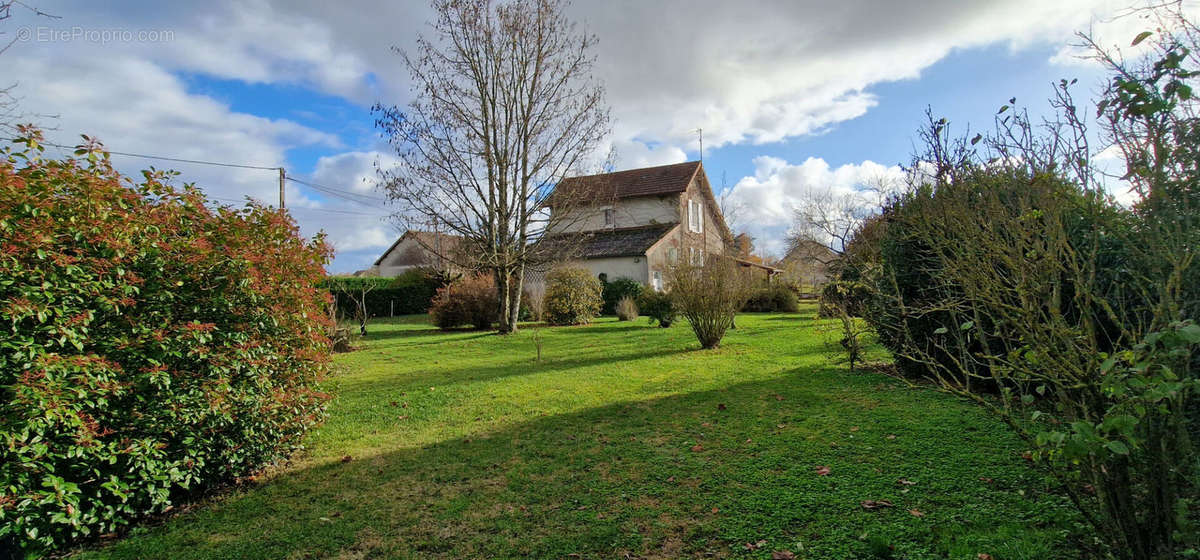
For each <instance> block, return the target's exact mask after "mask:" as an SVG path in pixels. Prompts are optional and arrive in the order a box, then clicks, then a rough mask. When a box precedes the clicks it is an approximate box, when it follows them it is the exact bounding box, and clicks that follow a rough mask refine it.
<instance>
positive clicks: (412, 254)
mask: <svg viewBox="0 0 1200 560" xmlns="http://www.w3.org/2000/svg"><path fill="white" fill-rule="evenodd" d="M461 241H462V238H461V237H459V236H457V235H449V234H446V233H440V232H433V231H419V230H411V229H410V230H408V231H406V232H404V235H401V236H400V238H399V239H397V240H396V242H395V243H392V246H391V247H388V250H387V251H384V252H383V254H382V255H380V256H379V258H378V259H375V264H374V265H372V266H371V268H369V269H367V270H363V271H360V272H359V274H358V275H362V276H399V275H401V274H404V273H405V272H407V271H409V270H411V269H414V268H432V269H435V270H448V271H456V270H460V269H461V268H462V267H461V266H460V265H459V264H458V263H459V260H458V259H456V258H455V255H457V254H458V248H459V246H460V244H461Z"/></svg>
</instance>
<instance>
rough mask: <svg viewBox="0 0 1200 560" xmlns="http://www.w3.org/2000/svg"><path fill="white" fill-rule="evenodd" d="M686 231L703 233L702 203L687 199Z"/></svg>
mask: <svg viewBox="0 0 1200 560" xmlns="http://www.w3.org/2000/svg"><path fill="white" fill-rule="evenodd" d="M688 231H691V232H695V233H703V232H704V203H703V202H700V201H699V200H691V199H688Z"/></svg>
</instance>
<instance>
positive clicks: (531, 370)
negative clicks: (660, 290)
mask: <svg viewBox="0 0 1200 560" xmlns="http://www.w3.org/2000/svg"><path fill="white" fill-rule="evenodd" d="M456 340H465V339H456ZM697 350H698V348H662V349H658V350H645V349H640V348H635V349H633V350H632V351H630V352H626V353H621V354H614V353H613V352H612V350H611V349H605V348H601V349H595V350H593V351H591V352H587V353H583V354H582V355H581V353H580V352H579V351H575V352H574V353H572V354H571V355H570V356H569V357H561V356H557V355H547V356H543V358H542V360H541V361H540V362H539V361H536V359H535V351H534V350H533V349H532V348H531V349H528V354H527V356H528V358H527V359H520V358H518V359H513V358H512V356H511V355H510V356H505V357H504V360H505V361H503V362H501V363H496V364H494V365H486V366H472V367H467V368H461V369H453V370H449V371H446V370H438V369H429V370H427V371H416V372H414V371H411V370H409V369H408V366H407V365H404V366H403V367H404V368H405V375H404V376H402V377H400V376H397V377H386V376H385V377H381V378H379V379H375V380H371V383H372V384H373V385H374V386H375V388H376V389H377V390H378V391H380V392H386V391H389V390H393V389H399V388H403V387H410V386H426V385H429V386H445V385H452V384H455V383H462V382H464V381H471V382H486V381H492V380H496V379H502V378H505V377H512V376H518V375H534V374H539V373H544V372H547V371H556V370H561V371H562V372H564V375H565V374H567V372H569V371H570V370H573V369H576V368H587V367H591V366H598V365H615V364H618V363H622V362H634V361H641V360H650V359H653V358H659V357H663V356H672V355H678V354H687V353H690V352H693V351H697ZM399 363H400V364H401V365H403V361H402V360H401V361H399Z"/></svg>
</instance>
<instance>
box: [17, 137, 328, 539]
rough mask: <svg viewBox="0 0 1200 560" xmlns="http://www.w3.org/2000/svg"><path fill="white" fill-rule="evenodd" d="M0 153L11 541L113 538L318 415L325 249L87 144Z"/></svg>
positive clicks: (254, 213) (257, 456) (262, 213)
mask: <svg viewBox="0 0 1200 560" xmlns="http://www.w3.org/2000/svg"><path fill="white" fill-rule="evenodd" d="M22 134H23V135H24V137H23V138H21V139H18V141H17V147H14V148H6V149H4V150H3V151H2V152H0V240H2V241H0V302H2V303H0V306H2V308H3V314H4V317H5V319H4V322H3V325H2V326H0V329H3V335H0V489H2V490H0V548H5V547H8V548H16V549H19V550H22V551H24V552H23V554H24V555H29V556H37V555H40V554H44V553H46V552H47V551H50V550H53V549H57V548H61V547H63V546H64V545H67V544H69V543H71V542H72V541H75V540H78V539H83V538H87V537H95V536H97V535H101V534H105V533H112V532H119V531H122V530H123V529H125V528H126V527H128V526H129V524H130V523H132V522H134V521H135V520H137V519H138V518H140V517H144V516H147V515H152V514H155V513H160V512H163V511H166V510H167V509H169V508H171V507H173V506H174V505H176V504H178V503H179V502H180V501H181V500H184V499H186V498H187V497H188V496H189V494H191V493H194V492H196V491H199V490H202V489H205V488H208V487H212V486H213V485H214V484H218V483H222V482H226V481H233V480H236V479H237V478H239V477H245V476H248V475H251V474H253V473H255V472H256V471H258V470H260V469H261V468H263V467H264V466H265V465H267V464H269V463H271V462H273V461H276V460H278V459H281V458H283V457H285V456H286V455H287V454H288V453H289V452H291V451H292V450H294V449H296V448H298V447H299V446H300V439H301V437H302V436H303V435H304V434H305V432H307V431H308V429H309V428H311V427H312V426H313V425H315V424H316V423H317V422H319V421H320V420H321V418H322V417H323V414H324V407H325V402H326V400H327V398H328V397H327V395H325V394H323V393H321V392H319V391H318V390H317V389H316V383H317V382H318V381H319V379H320V378H321V377H322V375H323V374H324V373H325V372H326V370H327V367H328V360H329V344H330V343H329V340H328V339H327V338H326V335H325V333H326V332H328V327H329V324H328V314H327V312H326V306H327V304H328V299H329V294H328V292H326V291H325V290H324V289H322V288H321V286H320V283H321V280H322V278H323V277H324V269H323V267H324V263H325V262H326V261H327V258H328V256H329V254H330V253H329V251H328V250H327V248H326V246H325V244H324V243H323V241H322V239H320V238H317V239H312V240H308V239H304V238H302V237H301V236H300V235H299V232H298V229H297V227H296V225H295V223H294V222H292V220H291V219H290V218H289V217H288V215H287V214H286V213H285V212H282V211H278V210H273V209H269V208H265V207H262V206H258V205H256V204H247V205H246V206H245V207H244V208H240V209H234V208H228V207H223V208H215V209H214V208H210V207H209V206H208V205H207V204H206V202H207V201H206V200H205V199H204V197H203V196H202V195H201V194H200V192H199V191H197V190H195V189H193V188H191V187H190V186H188V187H184V188H183V189H175V188H172V187H170V186H168V185H167V180H169V179H170V177H171V175H173V174H172V173H165V172H156V171H152V172H145V173H144V177H143V179H142V180H141V182H138V183H136V184H134V182H133V181H130V180H128V179H126V178H125V177H122V176H121V175H120V174H118V173H117V172H116V171H114V170H113V169H112V167H111V165H110V163H109V160H108V156H107V154H105V153H103V152H102V151H100V149H99V147H98V146H96V145H94V144H92V143H91V142H90V141H88V140H86V138H85V141H86V142H87V145H86V146H85V147H81V148H80V149H79V150H78V151H77V152H76V155H77V156H79V159H75V158H67V159H62V160H55V159H47V158H45V157H43V153H42V148H41V147H40V136H41V135H40V133H39V132H38V131H36V130H32V129H28V128H23V129H22Z"/></svg>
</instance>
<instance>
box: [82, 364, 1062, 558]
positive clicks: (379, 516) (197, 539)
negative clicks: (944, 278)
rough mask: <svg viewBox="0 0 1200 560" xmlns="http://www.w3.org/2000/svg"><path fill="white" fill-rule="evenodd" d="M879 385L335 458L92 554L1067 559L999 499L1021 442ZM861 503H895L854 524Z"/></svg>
mask: <svg viewBox="0 0 1200 560" xmlns="http://www.w3.org/2000/svg"><path fill="white" fill-rule="evenodd" d="M881 383H886V380H885V379H884V378H882V377H876V376H869V375H860V376H847V375H844V374H841V373H839V372H834V371H830V370H822V371H816V372H814V371H811V370H806V371H801V370H793V371H791V372H789V373H787V374H785V375H781V376H780V377H778V378H774V379H770V380H766V381H758V382H748V383H741V384H735V385H731V386H728V387H725V388H722V389H717V390H711V391H703V392H694V393H687V394H681V395H676V396H670V397H664V398H657V399H652V400H646V401H638V402H629V403H620V404H613V405H608V406H603V407H598V408H593V409H588V410H584V411H580V412H576V413H570V414H563V415H557V416H550V417H544V418H539V419H535V420H531V421H528V422H525V423H520V424H514V425H511V426H509V427H507V428H505V429H502V430H498V431H494V432H492V433H480V434H473V435H471V436H468V437H463V438H457V439H450V440H446V441H441V442H437V443H433V444H430V445H426V446H422V447H413V448H401V449H396V450H392V451H389V452H385V453H383V454H381V455H378V456H373V457H354V458H351V459H350V460H348V461H345V462H342V461H338V460H337V459H336V458H327V459H325V461H326V462H325V463H323V464H318V465H315V466H312V467H309V468H304V469H298V470H293V471H290V472H285V473H283V474H281V475H279V476H277V477H276V478H274V479H273V480H271V481H270V482H269V483H266V484H264V485H261V486H258V487H254V488H249V489H247V490H245V491H243V492H239V493H237V494H235V495H232V496H228V497H227V498H226V499H222V500H216V501H215V503H212V504H209V505H208V506H207V507H203V508H199V509H198V510H197V511H195V512H193V513H190V514H187V515H184V516H180V517H178V518H175V519H173V520H171V521H169V522H168V523H166V524H165V525H164V526H162V527H157V528H153V529H150V530H149V531H148V532H146V533H145V534H141V535H135V536H132V537H130V538H127V539H126V540H124V541H122V542H118V543H116V544H114V545H112V546H110V547H107V548H104V549H100V550H97V551H93V552H92V553H91V554H89V555H87V556H88V557H95V558H99V557H108V558H173V559H174V558H179V559H184V558H245V559H253V558H317V557H320V558H324V557H339V558H381V557H394V558H430V557H446V558H527V557H534V558H563V557H567V556H569V555H570V556H572V557H575V556H574V555H579V556H582V557H585V558H593V557H594V558H599V557H624V556H625V555H630V556H639V557H659V558H678V557H696V556H708V555H716V556H725V555H729V554H731V553H734V552H735V551H737V552H742V549H743V547H742V544H743V543H745V542H757V541H759V540H763V541H766V542H767V543H768V544H766V545H764V546H765V548H764V549H763V552H769V551H770V550H772V549H785V548H791V547H792V546H794V543H797V542H803V544H804V546H805V547H806V548H805V550H806V551H808V552H809V555H808V556H806V557H813V558H839V557H851V556H859V555H865V554H866V543H865V542H863V539H862V538H861V535H864V534H871V535H875V536H879V537H880V538H884V539H887V542H891V543H893V544H894V545H898V546H899V548H898V550H902V551H910V552H914V553H918V554H917V555H920V556H942V555H944V552H945V547H947V546H949V543H951V542H960V541H963V540H964V539H965V540H966V541H967V542H969V543H971V544H972V546H974V544H975V543H979V544H980V546H984V545H988V544H989V543H993V544H994V542H993V540H989V539H990V538H992V537H990V536H989V535H994V534H996V531H995V529H996V528H997V527H998V526H1015V527H1016V528H1017V529H1020V531H1016V532H1015V533H1016V534H1018V535H1020V537H1019V538H1020V539H1022V540H1021V541H1020V542H1018V543H1016V544H1017V545H1019V546H1022V547H1024V548H1020V550H1027V551H1029V555H1028V556H1013V557H1018V558H1019V557H1028V558H1040V557H1045V558H1054V557H1062V556H1069V555H1070V552H1071V551H1070V550H1067V551H1066V552H1062V550H1061V549H1059V548H1051V549H1049V550H1050V551H1052V552H1051V553H1047V550H1046V548H1045V547H1044V546H1043V539H1044V538H1045V537H1046V536H1047V535H1049V536H1050V537H1051V538H1057V537H1058V536H1059V534H1060V533H1059V532H1056V530H1055V528H1054V524H1053V523H1049V522H1048V521H1047V519H1045V517H1046V516H1047V515H1049V514H1048V513H1047V511H1050V512H1052V513H1053V512H1054V510H1053V508H1052V507H1048V506H1047V505H1046V503H1044V501H1043V502H1038V501H1037V500H1036V499H1035V498H1031V497H1029V496H1018V495H1017V493H1016V492H1012V491H1008V490H1010V489H1013V488H1017V487H1020V488H1026V487H1037V486H1038V481H1037V480H1035V479H1033V478H1032V477H1031V476H1030V474H1029V473H1031V471H1029V470H1027V469H1025V468H1024V467H1023V466H1022V465H1021V464H1020V459H1019V458H1018V457H1016V455H1015V453H1014V452H1013V449H1014V446H1015V445H1016V443H1015V440H1014V438H1011V437H1005V436H1004V434H1005V433H1006V432H1003V431H1002V430H1003V429H1002V428H1000V427H999V426H998V424H996V423H995V422H991V421H987V420H985V419H982V416H981V414H980V413H978V411H976V410H974V409H970V408H969V407H967V406H966V405H964V404H961V403H958V402H956V401H953V400H950V399H947V398H945V397H943V396H941V395H937V394H935V393H932V392H929V391H915V390H910V389H901V388H898V387H892V386H889V387H888V388H887V389H886V390H881V389H879V387H878V385H879V384H881ZM847 387H850V388H852V389H854V391H853V395H850V396H847V393H846V388H847ZM872 387H873V389H871V390H868V389H869V388H872ZM863 395H870V396H871V397H872V398H876V399H882V400H875V401H872V403H873V404H872V405H871V406H870V407H867V406H865V405H864V400H863V399H864V398H865V397H863ZM852 427H853V429H852ZM860 427H861V428H860ZM981 428H987V429H981ZM995 430H1001V431H1000V432H999V434H1000V435H997V432H996V431H995ZM889 435H890V436H895V437H892V438H888V437H887V436H889ZM401 445H402V443H401ZM813 465H828V466H830V467H831V468H832V471H833V474H832V475H831V476H828V477H825V476H818V475H816V474H814V472H813V468H814V467H813ZM981 476H986V477H989V479H991V480H994V483H992V485H989V484H984V483H982V482H979V481H978V478H979V477H981ZM899 477H908V478H910V479H912V480H915V481H917V482H918V483H919V484H918V485H917V486H913V487H911V491H910V487H907V486H900V485H897V484H896V480H897V478H899ZM1002 490H1003V491H1002ZM1039 491H1040V490H1039ZM864 499H877V500H878V499H887V500H891V501H892V502H894V503H895V504H896V508H894V509H887V510H881V511H865V510H863V509H862V508H861V507H859V502H860V501H861V500H864ZM1047 500H1049V502H1050V503H1051V505H1053V504H1055V503H1057V502H1056V501H1054V500H1053V499H1051V498H1047ZM979 504H987V507H985V508H981V507H979ZM909 508H913V509H917V508H919V509H920V511H922V512H924V514H923V515H924V516H925V517H924V518H918V517H916V516H914V515H910V514H909V513H908V512H907V510H908V509H909ZM1059 522H1060V523H1062V521H1061V520H1059ZM1006 538H1011V535H1010V536H1009V537H1006ZM1059 546H1061V545H1059ZM980 550H989V549H988V548H986V547H984V548H980ZM1039 555H1040V556H1039Z"/></svg>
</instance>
